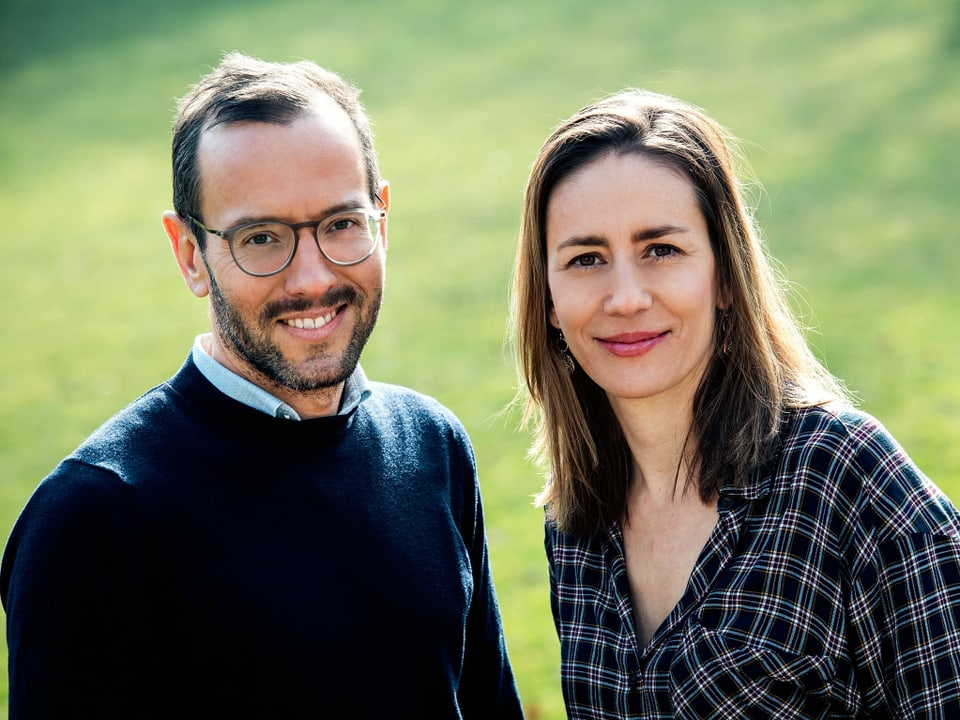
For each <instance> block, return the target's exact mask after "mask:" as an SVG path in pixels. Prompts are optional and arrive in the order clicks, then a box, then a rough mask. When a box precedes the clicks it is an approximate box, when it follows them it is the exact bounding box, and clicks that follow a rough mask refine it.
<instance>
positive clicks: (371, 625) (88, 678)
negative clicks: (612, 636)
mask: <svg viewBox="0 0 960 720" xmlns="http://www.w3.org/2000/svg"><path fill="white" fill-rule="evenodd" d="M358 94H359V93H358V91H357V90H356V89H355V88H353V87H351V86H349V85H348V84H346V83H345V82H344V81H343V80H342V79H341V78H340V77H339V76H337V75H334V74H333V73H329V72H327V71H325V70H323V69H321V68H319V67H317V66H316V65H314V64H312V63H309V62H300V63H295V64H271V63H264V62H261V61H258V60H254V59H252V58H249V57H246V56H243V55H240V54H232V55H228V56H227V57H225V58H224V60H223V62H222V63H221V65H220V66H219V67H218V68H216V69H215V70H214V71H213V72H212V73H211V74H209V75H208V76H206V77H205V78H203V79H202V80H201V81H200V83H198V84H197V85H196V86H195V87H194V88H193V89H192V90H191V92H190V93H189V94H188V95H187V96H186V97H184V98H183V99H182V100H181V102H180V105H179V108H178V116H177V120H176V124H175V127H174V139H173V182H174V207H175V212H167V213H164V215H163V227H164V229H165V231H166V234H167V236H168V237H169V239H170V243H171V245H172V247H173V251H174V255H175V256H176V259H177V262H178V264H179V267H180V271H181V272H182V274H183V277H184V279H185V281H186V283H187V286H188V287H189V288H190V290H191V291H192V292H193V293H194V294H195V295H197V296H198V297H204V296H209V297H210V317H211V325H212V333H210V334H204V335H201V336H200V337H198V338H197V339H196V341H195V343H194V346H193V348H192V350H191V352H190V354H189V356H188V357H187V359H186V362H185V363H184V365H183V366H182V368H181V369H180V370H179V372H177V374H176V375H174V377H173V378H171V379H170V380H168V381H167V382H166V383H164V384H162V385H160V386H158V387H156V388H154V389H153V390H151V391H149V392H148V393H146V394H145V395H143V396H142V397H141V398H139V399H138V400H136V401H134V402H133V403H132V404H131V405H130V406H128V407H127V408H125V409H124V410H122V411H121V412H120V413H119V414H118V415H116V416H115V417H114V418H112V419H111V420H110V421H108V422H107V423H106V424H105V425H104V426H103V427H101V428H100V429H99V430H98V431H97V432H95V433H94V434H93V435H92V436H91V437H90V438H89V439H88V440H87V441H86V442H85V443H84V444H83V445H81V447H80V448H79V449H78V450H76V451H75V452H74V453H73V454H72V455H70V456H69V457H68V458H66V459H65V460H64V461H63V462H62V463H61V464H60V465H59V466H58V467H57V468H56V470H55V471H54V472H53V473H52V474H51V475H50V476H49V477H48V478H46V479H45V480H44V481H43V482H42V483H41V484H40V486H39V487H38V488H37V490H36V491H35V493H34V495H33V497H32V498H31V499H30V500H29V502H28V504H27V506H26V508H25V509H24V511H23V513H22V514H21V516H20V518H19V519H18V521H17V524H16V526H15V527H14V530H13V532H12V534H11V537H10V539H9V541H8V544H7V548H6V551H5V555H4V558H3V567H2V576H0V593H2V599H3V603H4V607H5V609H6V611H7V632H8V643H9V647H10V666H9V671H10V717H11V718H12V719H13V720H17V719H18V718H64V717H70V718H86V717H96V718H100V719H103V718H124V719H129V718H179V717H205V718H207V717H209V718H213V717H217V718H219V717H224V718H227V717H229V718H237V717H256V718H299V717H304V718H306V717H310V718H324V717H337V718H339V717H343V718H351V719H353V718H378V719H380V718H386V717H409V718H418V719H421V718H422V719H428V718H431V719H432V718H461V717H463V718H483V719H485V720H486V719H489V718H518V717H521V716H522V712H521V709H520V703H519V700H518V697H517V693H516V689H515V685H514V680H513V676H512V672H511V669H510V664H509V660H508V657H507V653H506V649H505V645H504V640H503V633H502V627H501V623H500V616H499V610H498V606H497V600H496V596H495V593H494V588H493V584H492V580H491V573H490V567H489V562H488V555H487V548H486V541H485V537H484V526H483V516H482V510H481V503H480V495H479V489H478V486H477V477H476V470H475V464H474V458H473V452H472V448H471V446H470V443H469V440H468V438H467V436H466V433H465V431H464V429H463V427H462V426H461V424H460V423H459V422H458V421H457V419H456V418H455V417H454V416H453V415H452V414H451V413H450V412H449V411H448V410H446V409H445V408H443V407H441V406H440V405H439V404H437V403H436V402H435V401H433V400H431V399H429V398H426V397H424V396H421V395H419V394H416V393H414V392H412V391H410V390H406V389H403V388H399V387H395V386H390V385H385V384H380V383H374V382H370V381H368V380H367V379H366V377H365V376H364V374H363V371H362V369H361V368H360V366H359V365H358V359H359V356H360V353H361V351H362V349H363V347H364V345H365V343H366V341H367V339H368V338H369V336H370V333H371V331H372V330H373V327H374V324H375V322H376V319H377V313H378V309H379V307H380V301H381V295H382V291H383V285H384V257H385V250H386V244H387V219H386V218H387V210H388V208H389V206H390V190H389V186H388V184H387V183H386V182H385V181H383V180H382V179H381V178H380V175H379V170H378V167H377V159H376V154H375V152H374V149H373V142H372V139H371V133H370V128H369V123H368V121H367V118H366V115H365V113H364V111H363V108H362V107H361V105H360V104H359V101H358Z"/></svg>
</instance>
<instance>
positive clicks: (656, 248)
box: [648, 245, 677, 258]
mask: <svg viewBox="0 0 960 720" xmlns="http://www.w3.org/2000/svg"><path fill="white" fill-rule="evenodd" d="M648 252H649V253H650V255H652V256H653V257H654V258H664V257H670V256H671V255H673V254H675V253H676V252H677V249H676V248H675V247H674V246H673V245H651V246H650V249H649V251H648Z"/></svg>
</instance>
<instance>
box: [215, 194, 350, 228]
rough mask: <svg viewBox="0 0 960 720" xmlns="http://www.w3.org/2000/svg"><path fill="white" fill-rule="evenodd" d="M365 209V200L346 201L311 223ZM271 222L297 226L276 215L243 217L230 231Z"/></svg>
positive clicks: (328, 208)
mask: <svg viewBox="0 0 960 720" xmlns="http://www.w3.org/2000/svg"><path fill="white" fill-rule="evenodd" d="M363 207H364V201H363V200H356V199H353V200H346V201H344V202H341V203H337V204H336V205H331V206H329V207H327V208H325V209H324V211H323V212H322V213H320V214H319V215H316V216H313V217H311V218H310V222H312V221H314V220H323V219H324V218H326V217H329V216H331V215H336V214H337V213H339V212H343V211H345V210H357V209H359V208H363ZM269 222H283V223H287V224H289V225H294V224H296V223H295V222H293V221H291V219H290V218H282V217H277V216H274V215H243V216H241V217H239V218H237V219H236V220H235V221H233V222H232V223H230V229H233V228H239V227H243V226H244V225H260V224H261V223H269Z"/></svg>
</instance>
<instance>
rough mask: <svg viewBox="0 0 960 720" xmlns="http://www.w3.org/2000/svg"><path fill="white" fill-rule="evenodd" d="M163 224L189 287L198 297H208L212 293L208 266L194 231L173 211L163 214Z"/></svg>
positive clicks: (181, 272)
mask: <svg viewBox="0 0 960 720" xmlns="http://www.w3.org/2000/svg"><path fill="white" fill-rule="evenodd" d="M161 222H162V223H163V230H164V232H166V233H167V238H169V240H170V247H171V248H172V249H173V256H174V257H175V258H176V259H177V265H178V266H179V267H180V274H181V275H183V279H184V281H185V282H186V283H187V287H188V288H190V292H192V293H193V294H194V295H196V296H197V297H206V296H207V295H208V294H209V293H210V281H209V279H208V278H207V265H206V263H204V261H203V256H202V255H201V251H200V245H199V243H198V242H197V238H196V237H195V236H194V234H193V231H192V230H191V229H190V227H189V226H188V225H187V223H186V222H185V221H184V220H183V218H181V217H180V216H179V215H177V214H176V213H175V212H173V211H172V210H167V211H166V212H165V213H163V215H162V216H161Z"/></svg>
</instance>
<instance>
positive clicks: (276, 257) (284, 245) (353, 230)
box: [187, 208, 387, 277]
mask: <svg viewBox="0 0 960 720" xmlns="http://www.w3.org/2000/svg"><path fill="white" fill-rule="evenodd" d="M386 216H387V213H386V211H385V210H370V209H367V208H357V209H355V210H342V211H340V212H336V213H332V214H331V215H327V216H326V217H324V218H321V219H320V220H314V221H312V222H303V223H297V224H295V225H288V224H287V223H283V222H279V221H275V220H266V221H263V222H255V223H249V224H246V225H240V226H239V227H235V228H231V229H230V230H212V229H210V228H208V227H207V226H206V225H204V224H203V223H202V222H200V221H199V220H198V219H197V218H195V217H193V216H192V215H188V216H187V217H189V218H190V220H192V221H193V222H195V223H196V224H197V225H198V226H199V227H200V228H201V229H202V230H204V231H205V232H208V233H211V234H213V235H217V236H219V237H222V238H223V239H224V240H226V241H227V245H228V246H229V247H230V254H231V255H233V259H234V261H235V262H236V263H237V267H239V268H240V269H241V270H243V271H244V272H245V273H247V274H248V275H253V276H254V277H267V276H269V275H276V274H277V273H278V272H280V271H281V270H283V269H284V268H286V267H287V265H289V264H290V262H291V261H292V260H293V256H294V254H295V253H296V252H297V242H298V240H299V236H300V234H299V230H301V229H302V228H313V231H314V237H315V238H316V241H317V247H318V248H320V252H321V253H322V254H323V256H324V257H325V258H326V259H327V260H329V261H330V262H331V263H333V264H334V265H340V266H348V265H357V264H359V263H362V262H363V261H364V260H366V259H367V258H368V257H370V256H371V255H373V251H374V250H376V248H377V242H378V241H379V240H380V238H381V233H380V221H381V220H383V219H384V218H385V217H386Z"/></svg>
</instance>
